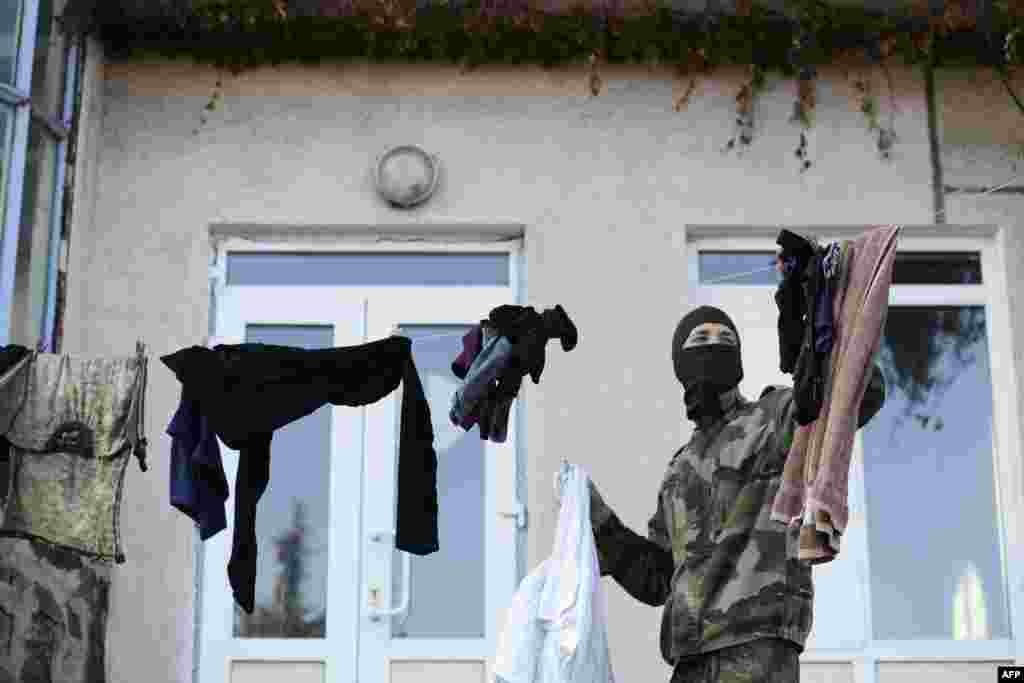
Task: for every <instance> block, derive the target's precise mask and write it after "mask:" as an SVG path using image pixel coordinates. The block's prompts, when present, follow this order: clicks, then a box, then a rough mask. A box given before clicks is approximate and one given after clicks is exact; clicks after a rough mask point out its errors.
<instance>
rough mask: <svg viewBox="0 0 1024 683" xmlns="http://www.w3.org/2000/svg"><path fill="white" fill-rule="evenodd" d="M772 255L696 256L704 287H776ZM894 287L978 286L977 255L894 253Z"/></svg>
mask: <svg viewBox="0 0 1024 683" xmlns="http://www.w3.org/2000/svg"><path fill="white" fill-rule="evenodd" d="M774 263H775V252H769V251H764V252H749V251H746V252H744V251H702V252H700V255H699V256H698V264H699V269H700V273H699V277H700V283H701V284H703V285H714V284H718V285H775V284H778V282H779V279H780V277H781V276H780V275H779V273H778V271H776V270H775V269H774V268H773V267H772V266H773V265H774ZM892 281H893V284H894V285H977V284H981V282H982V280H981V255H980V254H979V253H978V252H964V251H961V252H913V251H911V252H904V251H901V252H899V253H897V254H896V263H895V265H894V266H893V275H892Z"/></svg>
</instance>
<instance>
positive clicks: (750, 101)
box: [725, 64, 765, 153]
mask: <svg viewBox="0 0 1024 683" xmlns="http://www.w3.org/2000/svg"><path fill="white" fill-rule="evenodd" d="M764 85H765V75H764V69H762V68H761V67H760V66H759V65H757V64H751V65H750V70H749V71H748V76H747V81H746V82H745V83H744V84H743V85H742V86H741V87H740V90H739V92H738V93H736V119H735V121H734V124H733V131H734V132H733V136H732V137H731V138H730V139H729V142H727V143H726V144H725V151H732V150H734V149H735V150H737V151H738V152H740V153H742V152H744V151H745V150H746V149H747V148H748V147H750V144H751V143H752V142H753V141H754V130H755V127H756V120H755V112H756V110H757V100H758V97H760V95H761V93H762V92H763V91H764Z"/></svg>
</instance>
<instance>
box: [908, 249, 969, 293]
mask: <svg viewBox="0 0 1024 683" xmlns="http://www.w3.org/2000/svg"><path fill="white" fill-rule="evenodd" d="M892 283H893V284H894V285H980V284H981V254H979V253H978V252H970V251H959V252H900V253H899V254H897V255H896V264H895V266H894V267H893V271H892Z"/></svg>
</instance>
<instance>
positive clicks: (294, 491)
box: [234, 325, 334, 638]
mask: <svg viewBox="0 0 1024 683" xmlns="http://www.w3.org/2000/svg"><path fill="white" fill-rule="evenodd" d="M245 340H246V341H247V342H256V343H261V344H278V345H281V346H296V347H299V348H305V349H313V348H326V347H330V346H333V345H334V330H333V328H332V327H330V326H320V325H309V326H296V325H247V326H246V329H245ZM272 451H273V452H272V457H271V458H270V481H271V485H270V486H269V487H268V488H267V490H266V493H264V494H263V497H262V498H260V504H259V508H258V509H257V511H256V534H257V544H258V545H259V550H260V552H259V557H258V560H257V565H256V572H257V573H256V607H255V609H254V610H253V613H252V614H246V613H245V612H243V611H242V610H241V609H240V608H239V607H238V606H237V605H236V606H235V628H234V633H235V636H236V637H241V638H323V637H325V635H326V633H327V542H328V523H329V522H328V520H329V517H328V515H329V499H330V469H331V406H330V405H326V406H323V407H321V408H320V409H319V410H317V411H316V412H314V413H313V414H311V415H307V416H306V417H304V418H301V419H299V420H296V421H295V422H292V423H291V424H288V425H286V426H284V427H282V428H281V429H278V430H277V431H275V432H274V443H273V448H272ZM297 462H301V463H302V466H301V467H296V466H295V463H297Z"/></svg>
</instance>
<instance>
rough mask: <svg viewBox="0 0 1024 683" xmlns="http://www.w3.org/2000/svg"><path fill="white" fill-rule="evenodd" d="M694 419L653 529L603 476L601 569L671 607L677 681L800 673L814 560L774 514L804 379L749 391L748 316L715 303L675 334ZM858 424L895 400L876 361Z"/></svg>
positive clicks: (780, 678) (665, 651)
mask: <svg viewBox="0 0 1024 683" xmlns="http://www.w3.org/2000/svg"><path fill="white" fill-rule="evenodd" d="M672 361H673V365H674V366H675V372H676V377H677V378H678V379H679V381H680V382H681V383H682V385H683V387H684V389H685V394H684V400H685V403H686V413H687V417H688V418H690V419H691V420H692V421H694V423H695V426H696V429H695V431H694V434H693V437H692V438H691V439H690V442H689V443H687V444H686V445H685V446H683V447H682V448H680V449H679V450H678V451H677V452H676V453H675V455H674V456H673V458H672V460H671V461H670V462H669V465H668V469H667V471H666V474H665V479H664V481H663V482H662V485H661V490H660V491H659V493H658V506H657V512H656V513H655V514H654V516H653V517H652V518H651V520H650V522H649V523H648V532H647V538H644V537H642V536H640V535H638V534H636V533H634V532H633V531H631V530H630V529H628V528H626V526H625V525H623V524H622V522H620V521H619V519H618V517H617V516H616V515H615V513H614V512H613V511H612V510H611V508H609V507H608V506H607V505H606V504H605V503H604V501H603V500H602V499H601V495H600V493H598V491H597V489H596V488H595V487H594V486H593V484H591V521H592V523H593V527H594V535H595V538H596V541H597V547H598V557H599V562H600V566H601V575H602V576H606V575H611V576H612V577H614V578H615V580H616V581H617V582H618V583H619V585H621V586H622V587H623V588H624V589H625V590H626V592H628V593H629V594H630V595H632V596H633V597H634V598H636V599H637V600H640V601H641V602H644V603H646V604H648V605H652V606H658V605H664V606H665V607H664V611H663V614H662V621H661V653H662V656H663V657H664V658H665V660H666V661H667V662H668V663H669V664H670V665H671V666H673V675H672V683H798V681H799V660H798V657H799V654H800V652H802V651H803V647H804V643H805V642H806V640H807V635H808V633H809V631H810V629H811V607H812V600H813V595H814V589H813V586H812V583H811V567H810V565H808V564H806V563H803V562H800V561H798V560H797V559H796V556H797V555H796V551H797V533H798V532H797V531H796V530H795V529H787V528H786V527H785V526H783V525H781V524H779V523H777V522H773V521H771V519H770V513H771V505H772V501H773V499H774V498H775V492H776V491H777V490H778V487H779V482H780V479H781V476H782V467H783V463H784V462H785V457H786V454H787V452H788V450H789V445H790V442H791V440H792V437H793V431H794V428H795V424H796V423H795V420H794V402H793V390H792V389H789V388H784V387H768V388H767V389H765V391H764V392H763V393H762V394H761V398H760V399H759V400H758V401H756V402H749V401H747V400H745V399H744V398H743V397H742V396H740V394H739V391H738V385H739V382H740V380H741V379H742V378H743V369H742V365H741V362H740V340H739V334H738V332H737V330H736V326H735V325H734V324H733V322H732V320H731V319H730V318H729V316H727V315H726V314H725V313H724V312H722V311H720V310H718V309H716V308H712V307H708V306H704V307H701V308H698V309H696V310H694V311H692V312H691V313H689V314H688V315H686V316H685V317H684V318H683V319H682V321H680V323H679V326H678V327H677V328H676V332H675V335H674V337H673V340H672ZM873 373H874V374H873V377H872V379H871V381H870V383H869V387H868V390H867V393H866V394H865V397H864V401H863V403H862V404H861V413H860V416H859V421H858V426H859V427H862V426H864V424H865V423H866V422H867V421H868V420H870V419H871V418H872V417H873V416H874V415H875V413H877V412H878V410H879V409H880V408H881V406H882V402H883V401H884V397H885V388H884V383H883V381H882V375H881V373H880V372H879V371H878V368H877V367H876V368H873Z"/></svg>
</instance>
